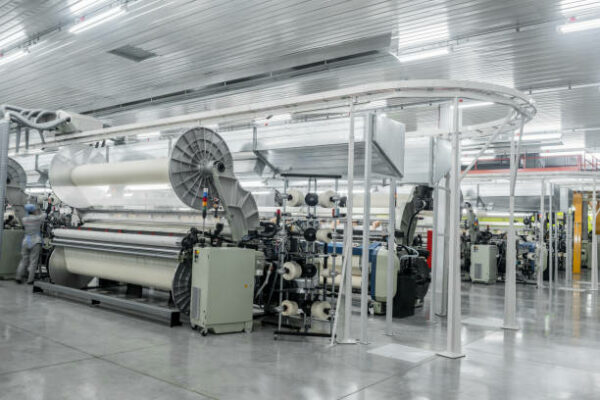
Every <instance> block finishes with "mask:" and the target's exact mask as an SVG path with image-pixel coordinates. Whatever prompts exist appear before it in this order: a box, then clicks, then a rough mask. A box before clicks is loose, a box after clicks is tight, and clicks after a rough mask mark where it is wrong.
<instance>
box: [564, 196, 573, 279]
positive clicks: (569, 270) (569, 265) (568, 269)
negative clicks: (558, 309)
mask: <svg viewBox="0 0 600 400" xmlns="http://www.w3.org/2000/svg"><path fill="white" fill-rule="evenodd" d="M565 229H566V233H567V235H566V241H567V259H566V262H565V285H566V286H570V285H571V283H572V282H573V212H572V211H571V209H570V208H569V212H568V214H567V224H566V227H565Z"/></svg>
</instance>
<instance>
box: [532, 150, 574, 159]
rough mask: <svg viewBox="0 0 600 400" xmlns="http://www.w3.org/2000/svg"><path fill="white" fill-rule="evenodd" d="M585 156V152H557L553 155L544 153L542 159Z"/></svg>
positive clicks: (541, 155)
mask: <svg viewBox="0 0 600 400" xmlns="http://www.w3.org/2000/svg"><path fill="white" fill-rule="evenodd" d="M582 154H583V150H579V151H556V152H553V153H542V154H540V157H560V156H580V155H582Z"/></svg>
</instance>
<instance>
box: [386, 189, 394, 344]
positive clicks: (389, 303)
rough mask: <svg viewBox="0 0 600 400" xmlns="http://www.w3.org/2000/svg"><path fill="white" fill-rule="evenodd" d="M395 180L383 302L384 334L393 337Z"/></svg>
mask: <svg viewBox="0 0 600 400" xmlns="http://www.w3.org/2000/svg"><path fill="white" fill-rule="evenodd" d="M395 232H396V179H394V178H392V179H390V205H389V216H388V263H387V293H386V301H385V333H386V334H387V335H390V336H391V335H393V334H394V331H393V328H392V316H393V310H394V275H395V273H396V268H395V267H396V262H395V261H396V257H395V254H396V241H395Z"/></svg>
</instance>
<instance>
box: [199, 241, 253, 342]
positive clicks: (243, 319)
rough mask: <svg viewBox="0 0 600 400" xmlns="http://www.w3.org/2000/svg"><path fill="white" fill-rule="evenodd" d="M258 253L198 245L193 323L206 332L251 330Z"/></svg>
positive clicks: (203, 332)
mask: <svg viewBox="0 0 600 400" xmlns="http://www.w3.org/2000/svg"><path fill="white" fill-rule="evenodd" d="M255 270H256V252H255V251H254V250H251V249H240V248H235V247H196V248H194V258H193V263H192V292H191V299H190V302H191V304H190V323H191V325H192V327H198V328H200V329H201V331H202V334H206V333H208V331H211V332H214V333H225V332H241V331H246V332H250V331H251V330H252V314H253V313H252V310H253V299H254V275H255Z"/></svg>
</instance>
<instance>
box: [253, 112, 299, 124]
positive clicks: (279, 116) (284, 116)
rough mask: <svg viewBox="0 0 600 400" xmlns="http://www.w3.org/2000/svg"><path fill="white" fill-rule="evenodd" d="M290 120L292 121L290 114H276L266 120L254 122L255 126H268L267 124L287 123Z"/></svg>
mask: <svg viewBox="0 0 600 400" xmlns="http://www.w3.org/2000/svg"><path fill="white" fill-rule="evenodd" d="M290 119H292V114H276V115H269V116H268V117H267V118H259V119H255V120H254V122H255V123H257V124H268V123H269V122H275V121H289V120H290Z"/></svg>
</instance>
